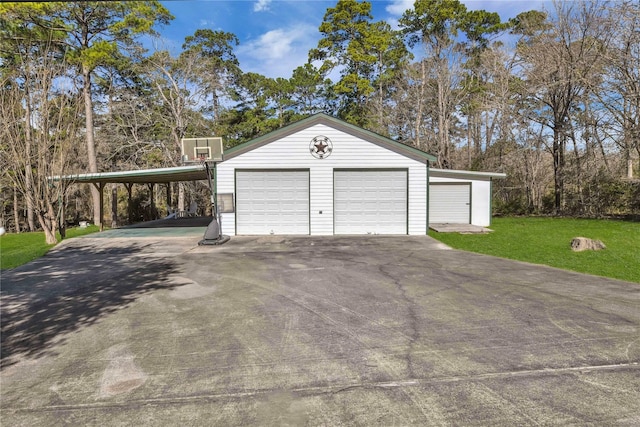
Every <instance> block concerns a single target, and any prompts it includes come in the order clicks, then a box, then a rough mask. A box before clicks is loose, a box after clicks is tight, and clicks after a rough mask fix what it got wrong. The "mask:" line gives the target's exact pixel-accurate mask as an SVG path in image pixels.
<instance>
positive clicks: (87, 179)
mask: <svg viewBox="0 0 640 427" xmlns="http://www.w3.org/2000/svg"><path fill="white" fill-rule="evenodd" d="M205 179H207V172H206V170H205V167H204V165H202V164H197V165H188V166H176V167H171V168H157V169H138V170H129V171H119V172H98V173H81V174H75V175H64V176H54V177H52V178H51V180H52V181H69V182H76V183H91V184H106V183H121V184H131V183H135V184H164V183H168V182H176V181H200V180H205Z"/></svg>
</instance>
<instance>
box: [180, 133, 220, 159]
mask: <svg viewBox="0 0 640 427" xmlns="http://www.w3.org/2000/svg"><path fill="white" fill-rule="evenodd" d="M181 145H182V147H181V148H182V163H183V164H185V165H186V164H193V163H203V162H221V161H222V138H220V137H217V136H214V137H209V138H182V141H181Z"/></svg>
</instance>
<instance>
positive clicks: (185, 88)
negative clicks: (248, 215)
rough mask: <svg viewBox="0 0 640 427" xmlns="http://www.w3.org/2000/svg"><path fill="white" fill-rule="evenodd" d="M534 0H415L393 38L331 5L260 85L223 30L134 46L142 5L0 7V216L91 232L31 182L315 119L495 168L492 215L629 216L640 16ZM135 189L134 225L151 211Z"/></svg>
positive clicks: (147, 27) (125, 165)
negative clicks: (532, 1)
mask: <svg viewBox="0 0 640 427" xmlns="http://www.w3.org/2000/svg"><path fill="white" fill-rule="evenodd" d="M549 6H550V8H549V10H532V11H529V12H525V13H521V14H520V15H518V16H517V17H516V18H514V19H510V20H508V21H501V19H500V17H499V15H498V14H496V13H491V12H487V11H482V10H480V11H479V10H468V9H467V8H466V6H465V5H464V4H462V3H460V2H459V1H458V0H418V1H416V2H415V4H414V8H413V9H411V10H407V11H406V12H405V14H404V15H403V17H402V18H401V20H400V22H399V29H397V30H395V29H392V28H391V26H390V25H389V24H388V23H386V22H384V21H376V20H375V18H374V17H373V16H372V15H371V4H370V3H368V2H357V1H355V0H340V1H338V2H337V4H336V5H335V6H334V7H331V8H329V9H327V12H326V14H325V16H324V20H323V22H322V24H321V25H320V27H319V32H320V34H321V39H320V41H319V43H318V46H317V47H316V48H314V49H312V50H311V51H310V52H309V62H308V63H307V64H305V65H304V66H300V67H298V68H296V69H295V70H292V75H291V78H289V79H285V78H275V79H273V78H267V77H265V76H263V75H260V74H256V73H251V72H243V71H242V69H241V66H240V64H239V62H238V60H237V58H236V56H235V54H234V49H235V48H236V47H237V46H238V43H239V42H238V38H237V37H236V36H235V35H234V34H231V33H228V32H224V31H214V30H209V29H199V30H197V31H195V33H194V34H193V35H191V36H188V37H186V38H185V40H184V44H183V46H182V50H181V51H180V52H179V54H175V53H171V52H170V51H168V50H166V49H162V46H161V45H160V44H159V43H158V44H157V47H155V48H154V49H145V48H144V47H143V46H144V45H143V43H142V40H143V37H144V38H145V40H147V41H148V40H149V39H150V37H154V36H157V35H158V32H159V31H161V29H162V26H166V25H170V22H171V19H172V16H171V15H170V13H169V12H168V11H167V10H166V9H165V8H164V7H163V6H162V4H160V3H159V2H154V1H145V2H142V1H140V2H59V3H27V4H25V3H3V4H0V88H1V93H0V117H1V120H0V123H1V124H0V150H1V152H0V159H1V161H2V164H1V165H0V168H1V170H2V175H1V176H0V180H1V181H0V184H1V195H2V196H1V197H2V217H1V218H0V220H1V221H2V225H4V226H5V227H6V228H7V229H8V230H9V231H14V232H19V231H21V230H36V229H44V230H45V233H46V234H47V240H51V241H54V240H55V231H56V227H57V226H58V224H59V223H60V222H62V220H69V219H70V216H71V217H73V219H74V220H76V221H77V219H78V218H86V219H90V220H91V219H93V221H95V222H98V221H99V219H98V218H97V217H96V216H97V214H98V212H97V211H98V209H97V203H98V200H97V191H96V190H95V189H92V190H90V188H91V187H90V186H73V187H72V188H64V187H62V186H59V185H51V183H50V182H49V181H48V180H47V176H52V175H64V174H71V173H84V172H98V171H116V170H129V169H143V168H153V167H163V166H176V165H179V164H180V140H181V138H183V137H193V136H210V135H216V136H222V137H223V138H224V141H225V146H226V147H231V146H234V145H237V144H239V143H242V142H244V141H247V140H250V139H252V138H254V137H256V136H258V135H262V134H264V133H267V132H269V131H272V130H275V129H278V128H280V127H282V126H285V125H287V124H289V123H291V122H294V121H297V120H299V119H301V118H304V117H306V116H308V115H310V114H314V113H317V112H325V113H327V114H330V115H335V116H337V117H339V118H342V119H344V120H346V121H348V122H350V123H353V124H356V125H358V126H362V127H364V128H366V129H369V130H372V131H374V132H377V133H379V134H382V135H385V136H387V137H390V138H392V139H394V140H397V141H400V142H402V143H404V144H408V145H411V146H414V147H417V148H419V149H421V150H424V151H426V152H429V153H431V154H433V155H435V156H437V159H438V160H437V164H435V165H433V166H435V167H439V168H452V169H468V170H478V171H497V172H505V173H506V174H507V179H506V180H498V181H496V182H495V185H494V192H495V195H494V198H495V200H494V211H495V213H499V214H551V215H572V216H589V217H603V216H634V215H635V216H637V215H639V214H640V181H639V180H638V178H637V177H638V172H639V170H640V164H639V160H638V159H639V158H640V5H639V3H638V2H637V1H631V0H629V1H614V2H607V1H596V0H594V1H555V2H553V3H549ZM146 44H147V45H148V42H147V43H146ZM180 189H181V190H183V189H184V187H183V186H180ZM89 191H92V193H91V194H90V193H89ZM146 191H147V190H146V189H145V187H141V188H139V189H137V190H136V201H137V202H138V204H139V206H136V208H135V209H137V210H138V211H140V212H142V213H140V212H139V215H138V216H148V215H152V216H153V215H154V214H155V213H149V212H148V209H149V207H148V206H144V198H145V194H146V193H145V192H146ZM173 191H177V190H173ZM186 191H187V193H188V195H190V196H191V197H196V193H197V191H196V189H195V188H193V187H186ZM120 197H124V196H118V198H120ZM182 200H183V197H180V201H181V203H183V202H182ZM120 202H122V200H120ZM65 204H66V205H68V206H70V209H69V210H68V211H67V213H66V214H65V213H64V210H63V209H62V206H63V205H65ZM145 209H146V210H145Z"/></svg>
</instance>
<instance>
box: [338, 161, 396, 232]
mask: <svg viewBox="0 0 640 427" xmlns="http://www.w3.org/2000/svg"><path fill="white" fill-rule="evenodd" d="M334 204H335V205H334V228H335V234H368V233H376V234H406V233H407V171H405V170H400V171H398V170H395V171H389V170H379V171H335V173H334Z"/></svg>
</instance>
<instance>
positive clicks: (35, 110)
mask: <svg viewBox="0 0 640 427" xmlns="http://www.w3.org/2000/svg"><path fill="white" fill-rule="evenodd" d="M37 43H38V44H39V48H38V51H39V55H38V56H33V55H24V56H21V57H20V58H19V61H20V63H21V64H22V65H23V66H25V67H26V68H28V69H29V76H30V79H29V81H28V82H27V81H25V80H24V79H23V80H22V81H21V80H20V76H16V75H12V74H11V73H6V74H4V75H3V77H2V81H1V82H0V86H1V87H2V88H3V90H2V91H1V92H0V116H1V117H2V118H3V120H2V126H1V127H0V140H2V141H3V145H2V146H1V150H2V153H1V155H0V158H2V162H3V164H2V165H0V166H1V167H2V170H3V171H4V173H6V174H7V176H8V178H9V179H10V180H11V181H12V182H13V183H14V185H15V186H16V188H17V189H18V191H19V192H20V193H21V194H22V195H23V196H24V198H25V199H26V200H28V201H29V202H30V203H31V205H32V206H33V209H34V213H35V215H36V218H37V219H38V222H39V223H40V226H41V227H42V229H43V230H44V233H45V238H46V242H47V243H49V244H53V243H56V242H57V237H56V231H57V230H58V227H59V224H60V222H61V221H63V220H64V212H63V203H61V201H62V200H63V198H64V192H65V186H64V185H62V184H60V183H58V184H56V183H54V182H53V181H51V180H50V179H49V177H51V176H54V175H61V174H65V173H67V172H68V167H69V164H70V161H71V158H72V156H71V153H72V152H73V147H74V145H75V144H77V143H78V133H77V117H78V115H79V112H80V107H81V105H80V103H79V102H78V100H77V98H76V97H75V95H74V92H73V88H72V87H70V79H69V78H68V75H67V71H68V68H67V67H65V65H64V64H63V63H62V62H61V61H59V58H58V55H57V49H56V47H55V46H53V45H52V44H51V43H46V42H42V41H41V40H39V41H37ZM16 77H17V78H16ZM27 83H28V90H25V88H24V87H23V85H24V84H27ZM27 106H28V108H27ZM27 135H29V136H28V137H27Z"/></svg>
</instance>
